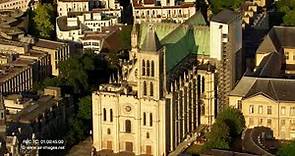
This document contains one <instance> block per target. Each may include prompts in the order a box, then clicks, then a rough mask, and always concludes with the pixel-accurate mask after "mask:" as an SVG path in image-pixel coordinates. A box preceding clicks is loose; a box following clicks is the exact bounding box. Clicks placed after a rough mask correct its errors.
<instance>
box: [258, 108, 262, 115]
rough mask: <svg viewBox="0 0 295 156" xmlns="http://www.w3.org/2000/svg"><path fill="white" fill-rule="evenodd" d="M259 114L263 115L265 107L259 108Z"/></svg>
mask: <svg viewBox="0 0 295 156" xmlns="http://www.w3.org/2000/svg"><path fill="white" fill-rule="evenodd" d="M258 113H259V114H263V106H258Z"/></svg>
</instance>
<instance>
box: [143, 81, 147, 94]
mask: <svg viewBox="0 0 295 156" xmlns="http://www.w3.org/2000/svg"><path fill="white" fill-rule="evenodd" d="M146 94H147V93H146V82H145V81H143V95H146Z"/></svg>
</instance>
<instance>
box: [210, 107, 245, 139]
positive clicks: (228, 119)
mask: <svg viewBox="0 0 295 156" xmlns="http://www.w3.org/2000/svg"><path fill="white" fill-rule="evenodd" d="M216 121H217V122H218V121H222V122H224V123H226V124H227V126H228V127H229V128H230V134H231V136H232V137H235V136H238V135H240V134H241V133H242V131H243V129H244V128H245V118H244V116H243V114H242V112H241V111H240V110H238V109H235V108H232V107H226V108H224V109H223V110H222V111H221V112H219V114H218V115H217V118H216Z"/></svg>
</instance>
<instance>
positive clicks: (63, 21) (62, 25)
mask: <svg viewBox="0 0 295 156" xmlns="http://www.w3.org/2000/svg"><path fill="white" fill-rule="evenodd" d="M56 20H57V21H56V22H57V25H58V28H59V29H60V30H61V31H70V30H78V29H80V26H79V25H80V21H79V20H78V26H68V24H67V23H68V22H67V20H68V17H67V16H60V17H58V18H57V19H56Z"/></svg>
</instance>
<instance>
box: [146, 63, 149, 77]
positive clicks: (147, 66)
mask: <svg viewBox="0 0 295 156" xmlns="http://www.w3.org/2000/svg"><path fill="white" fill-rule="evenodd" d="M146 68H147V70H146V75H147V76H150V61H149V60H147V62H146Z"/></svg>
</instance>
